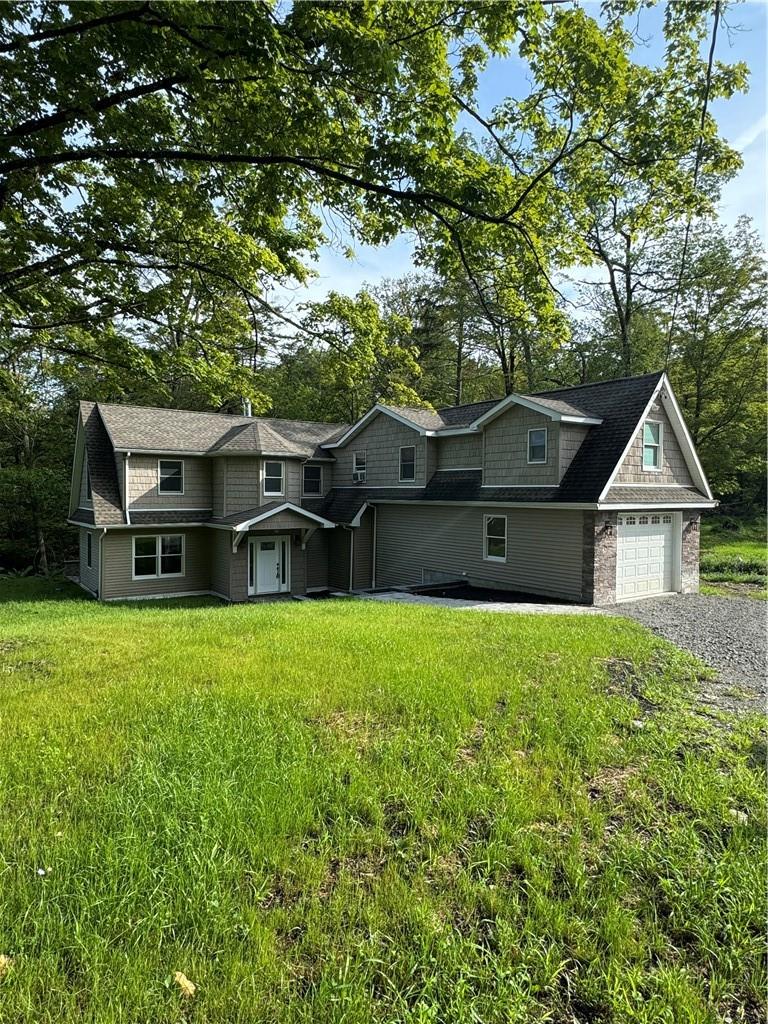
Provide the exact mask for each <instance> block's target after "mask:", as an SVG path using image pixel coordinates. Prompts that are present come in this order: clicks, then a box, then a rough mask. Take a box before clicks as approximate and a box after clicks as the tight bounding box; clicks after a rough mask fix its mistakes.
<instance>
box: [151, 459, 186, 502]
mask: <svg viewBox="0 0 768 1024" xmlns="http://www.w3.org/2000/svg"><path fill="white" fill-rule="evenodd" d="M157 490H158V493H159V494H183V493H184V462H183V460H182V459H160V461H159V462H158V464H157Z"/></svg>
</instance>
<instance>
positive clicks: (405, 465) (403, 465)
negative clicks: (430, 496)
mask: <svg viewBox="0 0 768 1024" xmlns="http://www.w3.org/2000/svg"><path fill="white" fill-rule="evenodd" d="M415 479H416V448H415V447H414V445H412V444H409V445H405V447H403V448H401V449H400V481H401V482H402V483H409V482H410V481H413V480H415Z"/></svg>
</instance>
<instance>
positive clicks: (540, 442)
mask: <svg viewBox="0 0 768 1024" xmlns="http://www.w3.org/2000/svg"><path fill="white" fill-rule="evenodd" d="M546 461H547V428H546V427H537V428H536V429H534V430H529V431H528V465H529V466H535V465H537V464H538V465H541V464H543V463H545V462H546Z"/></svg>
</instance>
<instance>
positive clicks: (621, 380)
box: [516, 370, 664, 398]
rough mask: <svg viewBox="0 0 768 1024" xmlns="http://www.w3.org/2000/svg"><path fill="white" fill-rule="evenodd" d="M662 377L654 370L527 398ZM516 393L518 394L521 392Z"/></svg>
mask: <svg viewBox="0 0 768 1024" xmlns="http://www.w3.org/2000/svg"><path fill="white" fill-rule="evenodd" d="M663 375H664V370H654V371H653V372H652V373H637V374H634V375H633V376H631V377H611V378H610V380H593V381H592V382H591V383H590V384H574V385H567V384H566V385H564V386H563V387H561V388H549V389H548V390H546V391H533V392H531V393H530V394H529V395H528V396H527V397H528V398H535V397H536V396H537V395H540V396H542V395H551V394H553V393H555V392H557V393H558V394H560V393H561V392H563V391H581V390H583V389H584V388H599V387H601V386H603V385H605V384H623V383H624V382H625V381H629V380H645V378H646V377H656V378H657V379H659V378H661V377H662V376H663ZM516 393H517V394H520V393H521V392H516Z"/></svg>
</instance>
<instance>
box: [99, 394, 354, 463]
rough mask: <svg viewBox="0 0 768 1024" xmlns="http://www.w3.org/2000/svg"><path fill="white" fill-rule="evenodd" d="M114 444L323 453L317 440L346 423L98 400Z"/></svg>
mask: <svg viewBox="0 0 768 1024" xmlns="http://www.w3.org/2000/svg"><path fill="white" fill-rule="evenodd" d="M98 409H99V412H100V413H101V415H102V417H103V419H104V423H105V425H106V428H107V430H108V431H109V436H110V437H111V439H112V443H113V444H114V446H115V448H118V449H127V450H131V449H134V450H137V451H142V450H144V451H158V452H176V451H178V452H193V453H198V454H201V455H211V454H216V453H221V454H226V453H227V452H233V453H245V452H253V453H254V454H256V453H261V452H263V453H265V454H268V455H287V456H291V455H293V456H296V457H297V458H311V457H312V456H319V457H325V456H326V453H325V452H323V451H322V450H320V448H319V445H320V444H322V443H324V442H326V441H328V440H330V439H332V438H333V437H335V436H338V434H339V433H340V432H343V430H345V429H346V428H345V427H344V425H343V424H339V423H312V422H308V421H304V420H280V419H270V418H269V417H264V416H231V415H228V414H226V413H216V412H190V411H188V410H185V409H152V408H148V407H145V406H136V405H110V404H108V403H102V402H100V403H99V406H98Z"/></svg>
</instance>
